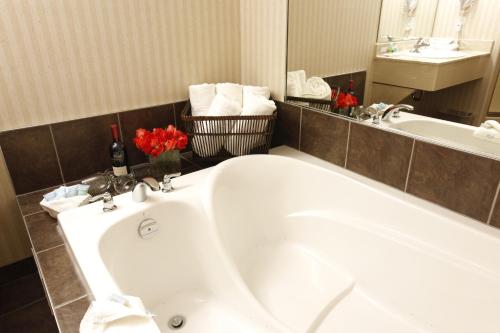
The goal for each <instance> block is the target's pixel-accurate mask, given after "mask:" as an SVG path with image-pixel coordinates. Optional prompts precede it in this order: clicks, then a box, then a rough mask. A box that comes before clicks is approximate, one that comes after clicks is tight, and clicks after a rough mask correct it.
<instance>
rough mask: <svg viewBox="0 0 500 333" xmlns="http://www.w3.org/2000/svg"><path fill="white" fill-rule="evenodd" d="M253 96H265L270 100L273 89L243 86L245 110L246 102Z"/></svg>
mask: <svg viewBox="0 0 500 333" xmlns="http://www.w3.org/2000/svg"><path fill="white" fill-rule="evenodd" d="M251 95H256V96H264V97H265V98H266V99H269V98H270V97H271V89H269V87H259V86H243V108H244V107H245V104H247V102H246V100H247V99H251V97H252V96H251Z"/></svg>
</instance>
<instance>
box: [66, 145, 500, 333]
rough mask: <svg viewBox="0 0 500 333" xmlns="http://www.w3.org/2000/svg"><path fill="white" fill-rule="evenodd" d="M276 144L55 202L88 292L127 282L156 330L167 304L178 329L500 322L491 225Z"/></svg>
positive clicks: (288, 331)
mask: <svg viewBox="0 0 500 333" xmlns="http://www.w3.org/2000/svg"><path fill="white" fill-rule="evenodd" d="M276 152H278V153H280V154H282V155H286V156H270V155H253V156H244V157H239V158H234V159H231V160H228V161H225V162H223V163H220V164H219V165H217V166H216V167H214V168H211V169H205V170H202V171H199V172H195V173H192V174H189V175H187V176H182V177H179V178H176V179H175V183H174V184H173V185H174V188H175V191H173V192H171V193H168V194H165V193H161V192H155V193H149V194H148V195H149V197H148V199H147V200H146V201H145V202H141V203H137V202H133V201H132V200H131V194H130V193H125V194H122V195H119V196H116V197H115V203H116V205H117V207H118V209H116V210H115V211H113V212H108V213H104V212H102V203H94V204H90V205H88V206H85V207H81V208H77V209H74V210H71V211H67V212H63V213H61V214H60V215H59V223H60V225H61V227H62V231H63V233H64V235H65V237H66V239H67V242H68V245H69V248H70V249H71V251H72V253H73V254H74V258H75V259H76V263H77V264H78V266H79V267H80V269H81V272H82V275H83V277H84V278H85V280H86V282H87V284H88V286H89V289H90V291H91V292H92V295H93V296H94V297H95V299H96V300H101V299H105V298H106V297H108V296H109V294H111V293H118V294H127V295H134V296H138V297H140V298H141V299H142V301H143V302H144V304H145V307H146V308H147V309H148V310H150V311H151V312H153V313H154V314H156V316H155V317H154V323H153V324H154V325H155V327H157V331H158V332H163V333H166V332H172V330H171V329H170V328H169V327H168V326H167V322H168V319H169V318H171V317H172V316H173V315H177V314H181V315H183V316H184V317H185V318H186V322H185V325H184V327H183V328H182V332H186V333H188V332H189V333H191V332H208V333H211V332H213V333H221V332H222V333H224V332H228V333H233V332H248V333H250V332H258V333H260V332H270V333H271V332H278V333H279V332H283V333H292V332H302V333H312V332H317V333H322V332H334V333H335V332H337V333H339V332H342V333H355V332H384V333H400V332H406V333H417V332H418V333H421V332H429V333H430V332H432V333H444V332H454V333H466V332H467V333H469V332H481V333H493V332H495V333H497V332H498V327H499V326H500V318H499V316H498V309H499V308H500V230H494V229H492V228H490V227H488V226H486V225H483V224H480V223H477V222H476V221H474V220H472V219H470V218H467V217H464V216H462V215H459V214H456V213H453V212H451V211H448V210H446V209H444V208H440V207H437V206H435V205H432V204H430V203H426V202H423V201H422V200H419V199H416V198H414V197H412V196H410V195H408V194H406V193H403V192H400V191H396V190H394V189H392V188H390V187H388V186H386V185H383V184H380V183H376V182H374V181H371V180H367V179H365V178H363V177H361V176H357V175H353V174H352V173H350V172H349V171H346V170H345V169H343V168H341V167H338V166H335V165H332V164H329V163H327V162H324V161H320V160H318V159H315V158H313V157H311V156H309V155H306V154H304V153H301V152H298V151H296V150H293V149H290V148H283V149H281V150H276ZM287 156H288V157H287ZM292 157H293V158H292ZM361 204H362V205H363V209H360V207H361V206H360V205H361ZM145 219H148V221H150V220H149V219H153V220H154V221H156V227H155V228H153V229H151V230H153V233H152V234H150V235H149V236H148V237H147V238H141V236H140V234H139V233H138V229H139V226H140V225H141V222H142V221H144V220H145ZM151 320H153V319H151ZM137 331H140V330H137Z"/></svg>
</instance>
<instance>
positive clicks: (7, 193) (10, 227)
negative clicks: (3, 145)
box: [0, 150, 31, 267]
mask: <svg viewBox="0 0 500 333" xmlns="http://www.w3.org/2000/svg"><path fill="white" fill-rule="evenodd" d="M30 255H31V251H30V247H29V240H28V235H27V234H26V229H25V228H24V223H23V220H22V217H21V214H20V213H19V209H18V207H17V202H16V198H15V194H14V188H13V186H12V183H11V181H10V178H9V174H8V171H7V166H6V165H5V160H4V159H3V154H2V153H1V150H0V267H2V266H5V265H7V264H10V263H13V262H15V261H18V260H21V259H23V258H26V257H28V256H30Z"/></svg>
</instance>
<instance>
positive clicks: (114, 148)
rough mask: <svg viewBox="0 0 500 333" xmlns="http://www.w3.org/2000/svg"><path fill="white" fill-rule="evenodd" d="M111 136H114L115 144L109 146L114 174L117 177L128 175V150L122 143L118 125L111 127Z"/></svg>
mask: <svg viewBox="0 0 500 333" xmlns="http://www.w3.org/2000/svg"><path fill="white" fill-rule="evenodd" d="M111 134H112V135H113V142H112V143H111V145H109V155H110V156H111V165H112V166H113V173H114V175H115V176H125V175H128V173H129V170H128V159H127V149H126V148H125V145H124V144H123V142H121V141H120V135H119V134H118V125H116V124H112V125H111Z"/></svg>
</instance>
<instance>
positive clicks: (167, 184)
mask: <svg viewBox="0 0 500 333" xmlns="http://www.w3.org/2000/svg"><path fill="white" fill-rule="evenodd" d="M180 175H181V173H180V172H176V173H170V174H166V175H165V176H163V183H162V185H163V186H162V189H161V191H162V192H163V193H168V192H172V191H173V190H174V188H173V186H172V178H175V177H179V176H180Z"/></svg>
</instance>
